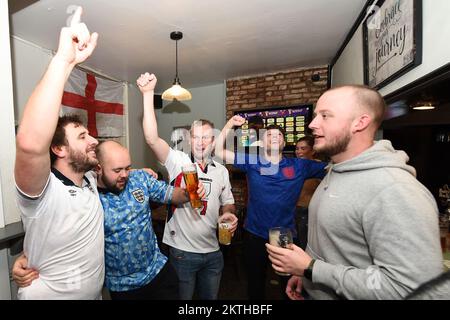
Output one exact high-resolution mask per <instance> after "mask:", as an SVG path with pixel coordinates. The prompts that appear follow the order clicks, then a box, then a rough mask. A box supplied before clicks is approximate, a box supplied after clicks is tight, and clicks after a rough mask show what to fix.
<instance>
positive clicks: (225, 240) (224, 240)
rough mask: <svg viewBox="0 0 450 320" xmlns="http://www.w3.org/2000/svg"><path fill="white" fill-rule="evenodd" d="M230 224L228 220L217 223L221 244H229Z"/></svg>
mask: <svg viewBox="0 0 450 320" xmlns="http://www.w3.org/2000/svg"><path fill="white" fill-rule="evenodd" d="M230 227H231V225H230V224H229V223H228V222H221V223H219V242H220V244H223V245H226V246H227V245H229V244H231V232H230Z"/></svg>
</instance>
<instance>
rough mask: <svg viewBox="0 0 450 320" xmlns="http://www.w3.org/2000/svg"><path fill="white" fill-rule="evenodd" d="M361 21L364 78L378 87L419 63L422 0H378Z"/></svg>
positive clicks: (420, 56)
mask: <svg viewBox="0 0 450 320" xmlns="http://www.w3.org/2000/svg"><path fill="white" fill-rule="evenodd" d="M370 13H371V14H370V15H369V16H368V17H367V19H366V20H365V21H364V23H363V32H364V37H363V39H364V40H363V41H364V81H365V84H366V85H368V86H370V87H372V88H375V89H380V88H381V87H383V86H385V85H386V84H388V83H389V82H391V81H393V80H395V79H397V78H398V77H400V76H402V75H403V74H405V73H406V72H408V71H409V70H411V69H412V68H414V67H416V66H418V65H420V64H421V63H422V0H384V1H378V2H377V6H374V7H373V8H372V12H370Z"/></svg>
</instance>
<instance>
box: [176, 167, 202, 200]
mask: <svg viewBox="0 0 450 320" xmlns="http://www.w3.org/2000/svg"><path fill="white" fill-rule="evenodd" d="M181 170H182V171H183V177H184V182H185V183H186V190H187V191H188V193H189V200H190V202H191V206H192V208H194V209H199V208H201V207H202V206H203V204H202V201H201V200H200V197H199V196H198V193H197V189H198V174H197V167H196V166H195V164H193V163H191V164H188V165H184V166H183V167H182V168H181Z"/></svg>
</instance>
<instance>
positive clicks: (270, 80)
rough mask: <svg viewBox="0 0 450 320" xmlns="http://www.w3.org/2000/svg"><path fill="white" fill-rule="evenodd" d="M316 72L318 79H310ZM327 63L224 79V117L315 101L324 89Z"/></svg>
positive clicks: (326, 77)
mask: <svg viewBox="0 0 450 320" xmlns="http://www.w3.org/2000/svg"><path fill="white" fill-rule="evenodd" d="M312 75H319V76H320V80H319V81H316V82H314V81H312V80H311V76H312ZM327 81H328V68H327V66H320V67H312V68H304V69H296V70H289V71H282V72H277V73H273V74H267V75H257V76H252V77H240V78H234V79H228V80H227V81H226V86H227V103H226V110H227V119H229V118H230V117H231V116H232V115H233V114H234V112H236V111H240V110H249V109H260V108H267V107H272V106H273V107H279V106H294V105H299V104H308V103H316V102H317V100H318V99H319V97H320V95H321V94H322V93H323V92H325V91H326V90H327Z"/></svg>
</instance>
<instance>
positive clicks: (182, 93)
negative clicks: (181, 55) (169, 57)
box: [162, 31, 192, 101]
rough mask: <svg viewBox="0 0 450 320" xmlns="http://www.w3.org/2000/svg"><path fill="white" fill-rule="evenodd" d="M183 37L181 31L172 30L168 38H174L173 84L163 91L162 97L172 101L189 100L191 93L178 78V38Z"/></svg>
mask: <svg viewBox="0 0 450 320" xmlns="http://www.w3.org/2000/svg"><path fill="white" fill-rule="evenodd" d="M182 38H183V33H182V32H181V31H173V32H171V33H170V39H172V40H175V48H176V49H175V63H176V64H175V79H174V80H173V85H172V87H170V88H169V89H167V90H166V91H164V92H163V94H162V99H163V100H169V101H172V100H174V99H176V100H178V101H183V100H191V99H192V95H191V93H190V92H189V91H187V90H186V89H184V88H183V87H182V86H181V83H180V79H179V78H178V40H181V39H182Z"/></svg>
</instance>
